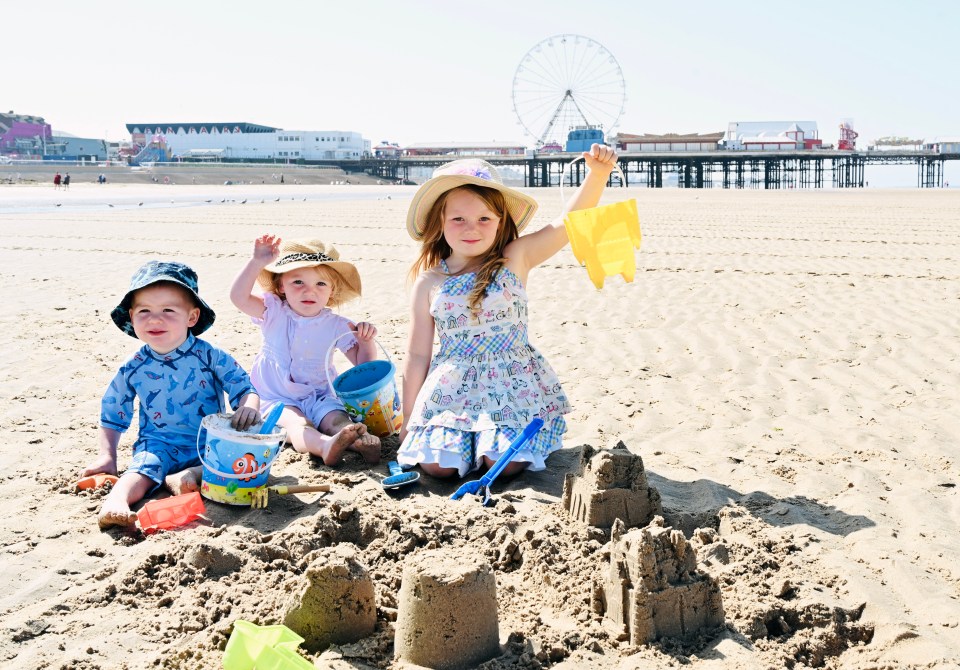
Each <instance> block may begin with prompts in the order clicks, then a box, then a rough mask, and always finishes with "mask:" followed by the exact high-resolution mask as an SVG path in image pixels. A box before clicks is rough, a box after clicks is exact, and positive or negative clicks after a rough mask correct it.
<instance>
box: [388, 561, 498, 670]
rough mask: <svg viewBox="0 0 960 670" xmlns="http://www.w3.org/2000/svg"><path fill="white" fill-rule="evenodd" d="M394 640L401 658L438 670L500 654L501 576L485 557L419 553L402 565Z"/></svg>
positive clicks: (472, 665) (452, 669)
mask: <svg viewBox="0 0 960 670" xmlns="http://www.w3.org/2000/svg"><path fill="white" fill-rule="evenodd" d="M393 646H394V653H395V655H396V657H397V658H399V659H400V660H402V661H404V662H406V663H414V664H416V665H421V666H425V667H428V668H436V669H438V670H460V669H466V668H475V667H476V666H477V664H479V663H482V662H483V661H486V660H489V659H491V658H493V657H494V656H497V655H499V654H500V626H499V622H498V615H497V582H496V579H495V577H494V574H493V570H492V569H491V568H490V566H489V565H488V564H487V563H486V562H485V561H484V560H483V558H482V557H479V556H476V555H463V556H458V555H451V554H450V553H449V552H444V551H441V550H437V551H426V552H423V553H420V554H416V555H415V556H414V557H413V558H412V559H411V560H410V561H409V562H408V563H407V564H406V566H405V567H404V568H403V577H402V578H401V583H400V596H399V604H398V608H397V624H396V634H395V636H394V643H393Z"/></svg>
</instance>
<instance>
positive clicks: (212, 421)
mask: <svg viewBox="0 0 960 670" xmlns="http://www.w3.org/2000/svg"><path fill="white" fill-rule="evenodd" d="M200 426H201V430H206V432H207V439H206V446H205V448H204V451H203V453H201V452H200V434H199V433H197V454H198V455H199V456H200V463H201V464H202V465H203V481H202V482H201V483H200V494H201V495H202V496H203V497H204V498H207V499H209V500H213V501H214V502H219V503H226V504H227V505H249V504H250V499H251V497H252V495H253V492H254V491H256V490H257V489H258V488H260V487H262V486H266V484H267V478H268V477H269V476H270V466H271V465H272V464H273V461H274V460H275V459H276V458H277V454H278V453H280V445H282V444H283V442H284V439H285V437H286V434H285V433H284V431H282V430H280V431H277V432H273V433H268V434H266V435H261V434H260V433H246V432H242V431H239V430H233V428H231V427H230V415H229V414H209V415H207V416H205V417H203V421H201V422H200Z"/></svg>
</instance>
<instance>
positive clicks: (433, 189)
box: [407, 174, 540, 240]
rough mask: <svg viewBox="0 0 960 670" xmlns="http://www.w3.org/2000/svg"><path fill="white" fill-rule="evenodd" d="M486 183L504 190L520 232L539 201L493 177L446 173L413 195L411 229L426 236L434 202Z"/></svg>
mask: <svg viewBox="0 0 960 670" xmlns="http://www.w3.org/2000/svg"><path fill="white" fill-rule="evenodd" d="M468 184H470V185H473V186H482V187H483V188H490V189H493V190H495V191H500V192H501V193H502V194H503V197H504V199H505V200H506V203H507V210H508V211H509V212H510V216H511V218H513V221H514V223H516V224H517V232H518V233H519V232H520V231H521V230H523V229H524V228H525V227H526V225H527V224H528V223H530V220H531V219H532V218H533V215H534V214H535V213H536V211H537V207H539V206H540V205H539V203H538V202H537V201H536V200H534V199H533V198H531V197H530V196H529V195H525V194H523V193H521V192H520V191H515V190H514V189H512V188H510V187H509V186H504V185H503V184H498V183H497V182H494V181H490V180H489V179H482V178H480V177H474V176H472V175H463V174H445V175H440V176H437V177H433V178H431V179H429V180H427V181H426V182H425V183H424V184H423V185H422V186H421V187H420V188H419V189H417V192H416V193H415V194H414V195H413V201H412V202H411V203H410V209H408V210H407V233H408V234H409V235H410V237H412V238H413V239H415V240H422V239H423V229H424V226H425V225H426V218H427V214H428V213H429V212H430V208H431V207H433V205H434V203H435V202H436V201H437V200H438V199H439V198H440V196H442V195H443V194H444V193H446V192H447V191H451V190H453V189H455V188H459V187H460V186H466V185H468Z"/></svg>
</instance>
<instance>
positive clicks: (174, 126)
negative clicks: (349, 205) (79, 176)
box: [127, 121, 370, 163]
mask: <svg viewBox="0 0 960 670" xmlns="http://www.w3.org/2000/svg"><path fill="white" fill-rule="evenodd" d="M127 131H128V132H129V133H130V140H131V142H132V143H133V144H134V145H136V146H138V147H140V149H147V148H150V147H153V148H157V147H163V149H162V154H164V155H157V157H156V158H155V159H160V160H191V159H197V160H210V159H217V160H243V161H255V162H256V161H277V160H279V161H283V162H289V163H297V162H310V161H322V160H343V159H350V158H356V159H360V158H366V157H368V156H370V140H365V139H363V137H362V136H361V135H360V133H356V132H352V131H345V130H283V129H282V128H273V127H271V126H263V125H259V124H255V123H247V122H236V121H217V122H206V123H173V122H152V123H128V124H127Z"/></svg>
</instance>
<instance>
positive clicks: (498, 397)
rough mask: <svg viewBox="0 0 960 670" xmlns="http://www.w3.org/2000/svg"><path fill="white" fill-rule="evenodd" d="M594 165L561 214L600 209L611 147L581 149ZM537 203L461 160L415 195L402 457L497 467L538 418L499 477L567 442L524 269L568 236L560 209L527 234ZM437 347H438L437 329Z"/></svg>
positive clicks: (442, 469)
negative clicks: (534, 333)
mask: <svg viewBox="0 0 960 670" xmlns="http://www.w3.org/2000/svg"><path fill="white" fill-rule="evenodd" d="M583 156H584V159H585V160H586V162H587V166H588V167H589V168H590V172H589V173H588V174H587V177H586V179H585V180H584V182H583V184H582V185H581V186H580V188H579V189H578V190H577V191H576V193H574V195H573V197H572V198H571V199H570V201H569V202H568V203H567V208H566V211H573V210H577V209H586V208H589V207H594V206H595V205H596V204H597V202H598V201H599V200H600V195H601V194H602V193H603V189H604V187H605V186H606V183H607V180H608V179H609V177H610V172H611V171H612V170H613V168H614V165H615V164H616V160H617V156H616V154H615V153H614V151H613V150H612V149H611V148H610V147H606V146H601V145H597V144H594V145H593V146H592V147H591V148H590V151H589V152H584V153H583ZM536 209H537V203H536V201H535V200H534V199H533V198H531V197H529V196H527V195H524V194H523V193H520V192H519V191H515V190H513V189H511V188H508V187H506V186H504V185H503V182H502V181H501V179H500V177H499V175H498V173H497V170H496V168H494V167H493V166H492V165H490V164H489V163H486V162H484V161H481V160H477V159H464V160H458V161H454V162H452V163H448V164H447V165H444V166H442V167H439V168H437V170H436V171H435V172H434V173H433V177H432V178H431V179H430V180H428V181H427V182H426V183H425V184H424V185H423V186H421V187H420V189H419V190H418V191H417V193H416V194H415V195H414V197H413V202H412V203H411V205H410V209H409V211H408V213H407V232H408V233H409V234H410V236H411V237H413V238H414V239H415V240H420V241H421V243H422V247H421V250H420V255H419V257H418V258H417V260H416V261H415V262H414V264H413V267H412V268H411V271H410V274H411V276H412V277H415V281H414V284H413V296H412V319H411V324H410V339H409V345H408V351H407V356H406V361H405V369H404V381H403V414H404V417H406V418H405V424H404V429H403V431H402V432H401V437H402V438H403V443H402V444H401V446H400V450H399V452H398V453H397V460H398V461H399V462H400V463H401V464H402V465H406V466H410V465H415V464H419V465H420V467H421V469H422V470H423V471H424V472H426V473H427V474H430V475H433V476H436V477H449V476H452V475H455V474H459V475H460V476H463V475H465V474H466V473H467V472H469V471H470V470H472V469H474V468H476V467H478V466H479V465H480V463H481V462H484V463H486V465H488V466H489V465H492V464H493V462H494V461H496V459H497V457H498V456H499V455H500V454H501V453H502V452H503V451H504V450H505V449H506V448H507V447H508V446H509V445H510V443H511V442H512V441H513V439H514V438H515V437H516V436H517V435H518V434H519V433H520V432H521V431H522V430H523V428H524V427H525V426H526V424H527V423H529V422H530V420H531V419H533V418H534V417H540V418H542V419H543V420H544V424H545V425H544V427H543V429H542V430H541V431H540V432H539V433H537V435H536V436H535V437H534V438H533V439H532V440H531V441H529V442H528V443H527V444H526V446H525V447H524V448H523V449H522V450H521V451H520V452H519V453H518V454H517V456H516V457H515V458H514V460H513V462H511V463H510V464H509V465H508V466H507V467H506V469H505V470H504V471H503V474H506V475H509V474H515V473H517V472H519V471H521V470H522V469H524V468H526V467H530V468H531V469H533V470H542V469H543V468H544V467H545V465H544V464H545V461H546V458H547V456H548V455H549V454H550V453H551V452H553V451H555V450H557V449H559V448H560V447H561V445H562V441H561V440H562V436H563V433H564V432H565V431H566V423H565V421H564V418H563V415H564V414H566V413H568V412H569V411H570V407H569V405H568V403H567V398H566V396H565V395H564V393H563V389H562V388H561V387H560V382H559V381H558V379H557V376H556V374H555V373H554V371H553V369H552V368H551V367H550V365H549V364H548V363H547V362H546V360H544V358H543V356H542V355H541V354H540V352H538V351H537V350H536V349H535V348H534V347H533V346H531V345H530V343H529V342H528V340H527V292H526V286H527V274H528V273H529V272H530V269H531V268H533V267H535V266H537V265H539V264H540V263H543V262H544V261H546V260H547V259H548V258H550V257H551V256H553V255H554V254H555V253H557V252H558V251H560V249H562V248H563V247H564V246H565V245H566V244H567V242H568V240H567V231H566V228H565V227H564V224H563V215H561V216H560V217H558V218H557V219H556V220H555V221H554V222H553V223H551V224H549V225H547V226H545V227H544V228H541V229H540V230H538V231H536V232H533V233H529V234H527V235H523V236H520V235H519V233H520V231H521V230H523V228H524V227H525V226H526V225H527V224H528V223H529V222H530V219H531V218H532V217H533V214H534V212H535V211H536ZM435 331H436V333H437V334H438V336H439V340H440V350H439V351H438V352H436V354H434V352H433V340H434V333H435Z"/></svg>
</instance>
